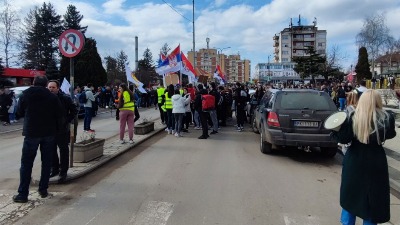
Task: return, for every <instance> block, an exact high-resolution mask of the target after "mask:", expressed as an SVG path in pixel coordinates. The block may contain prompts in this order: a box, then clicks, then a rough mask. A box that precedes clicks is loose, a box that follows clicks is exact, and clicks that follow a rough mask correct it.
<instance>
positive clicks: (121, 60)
mask: <svg viewBox="0 0 400 225" xmlns="http://www.w3.org/2000/svg"><path fill="white" fill-rule="evenodd" d="M116 60H117V77H116V78H117V79H118V80H119V81H120V82H124V83H126V73H125V64H129V63H128V56H127V55H126V54H125V52H124V51H123V50H121V51H120V52H119V53H118V55H117V58H116Z"/></svg>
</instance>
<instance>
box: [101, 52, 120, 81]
mask: <svg viewBox="0 0 400 225" xmlns="http://www.w3.org/2000/svg"><path fill="white" fill-rule="evenodd" d="M104 60H105V61H106V73H107V84H111V85H113V86H114V85H118V84H120V83H119V82H121V81H119V82H118V81H117V74H118V70H117V59H115V58H113V57H112V56H106V57H105V58H104Z"/></svg>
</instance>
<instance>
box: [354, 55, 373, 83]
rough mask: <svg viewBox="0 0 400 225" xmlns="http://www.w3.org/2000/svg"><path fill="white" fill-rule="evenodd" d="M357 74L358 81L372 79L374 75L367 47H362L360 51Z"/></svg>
mask: <svg viewBox="0 0 400 225" xmlns="http://www.w3.org/2000/svg"><path fill="white" fill-rule="evenodd" d="M355 72H356V73H357V75H356V76H357V81H360V80H363V79H371V78H372V73H371V70H370V65H369V62H368V52H367V48H365V47H361V48H360V49H359V50H358V61H357V65H356V70H355Z"/></svg>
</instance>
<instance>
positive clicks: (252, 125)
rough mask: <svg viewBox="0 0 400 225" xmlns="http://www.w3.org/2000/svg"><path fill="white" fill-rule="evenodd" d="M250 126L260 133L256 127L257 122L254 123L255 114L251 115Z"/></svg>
mask: <svg viewBox="0 0 400 225" xmlns="http://www.w3.org/2000/svg"><path fill="white" fill-rule="evenodd" d="M251 128H253V132H254V133H256V134H258V133H260V131H259V130H258V128H257V124H256V116H255V115H254V114H253V116H252V117H251Z"/></svg>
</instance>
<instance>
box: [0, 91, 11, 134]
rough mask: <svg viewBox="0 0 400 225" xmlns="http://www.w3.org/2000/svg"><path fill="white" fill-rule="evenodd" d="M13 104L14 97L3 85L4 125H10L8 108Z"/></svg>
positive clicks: (0, 93)
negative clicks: (12, 97)
mask: <svg viewBox="0 0 400 225" xmlns="http://www.w3.org/2000/svg"><path fill="white" fill-rule="evenodd" d="M11 105H12V99H11V97H10V95H9V94H7V93H6V90H5V89H4V88H3V87H0V121H2V122H3V125H4V126H8V125H10V118H9V116H8V109H9V108H10V107H11Z"/></svg>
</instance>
